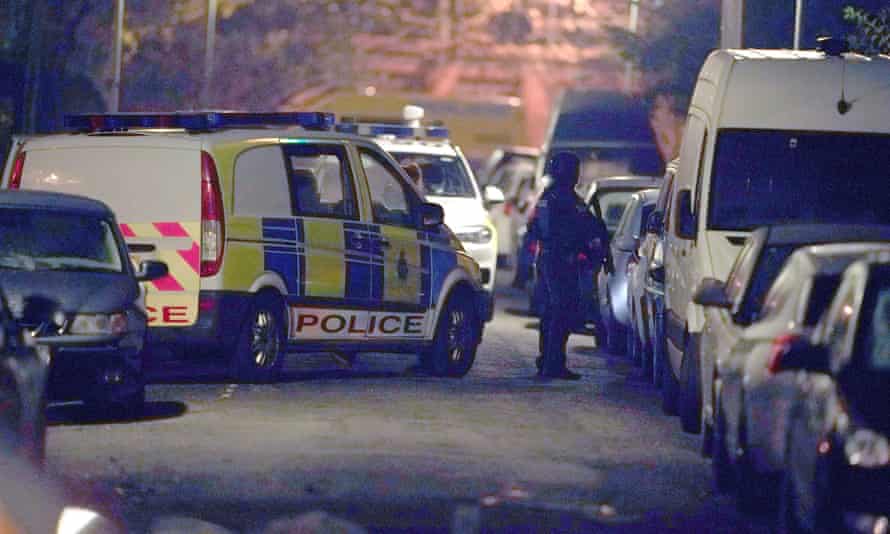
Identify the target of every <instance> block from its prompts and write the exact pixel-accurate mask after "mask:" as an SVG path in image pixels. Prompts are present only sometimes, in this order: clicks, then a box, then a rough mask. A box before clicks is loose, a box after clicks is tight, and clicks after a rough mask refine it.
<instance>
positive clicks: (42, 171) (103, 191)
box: [21, 146, 201, 222]
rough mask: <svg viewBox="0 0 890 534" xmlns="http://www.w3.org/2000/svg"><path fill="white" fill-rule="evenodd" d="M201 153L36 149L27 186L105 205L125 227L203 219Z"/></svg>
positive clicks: (29, 154) (29, 160) (25, 175)
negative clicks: (86, 198)
mask: <svg viewBox="0 0 890 534" xmlns="http://www.w3.org/2000/svg"><path fill="white" fill-rule="evenodd" d="M199 154H200V153H199V152H198V151H196V150H172V149H156V148H125V147H119V146H116V147H96V148H92V147H91V148H61V149H59V148H57V149H53V150H32V151H28V152H27V157H26V159H25V168H24V173H23V176H22V184H21V187H22V189H38V190H44V191H57V192H60V193H70V194H75V195H81V196H86V197H90V198H95V199H98V200H101V201H103V202H105V203H106V204H108V205H109V206H110V207H111V208H112V210H114V212H115V213H116V214H117V218H118V220H120V221H121V222H156V221H184V220H198V219H200V217H201V213H200V210H201V200H200V187H201V161H200V157H199Z"/></svg>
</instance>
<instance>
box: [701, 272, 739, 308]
mask: <svg viewBox="0 0 890 534" xmlns="http://www.w3.org/2000/svg"><path fill="white" fill-rule="evenodd" d="M692 301H693V302H695V303H696V304H700V305H702V306H708V307H712V308H724V309H729V308H731V307H732V302H731V301H730V300H729V297H727V296H726V285H725V284H724V283H723V282H721V281H720V280H715V279H714V278H705V279H704V280H702V281H701V283H699V284H698V287H696V288H695V293H693V295H692Z"/></svg>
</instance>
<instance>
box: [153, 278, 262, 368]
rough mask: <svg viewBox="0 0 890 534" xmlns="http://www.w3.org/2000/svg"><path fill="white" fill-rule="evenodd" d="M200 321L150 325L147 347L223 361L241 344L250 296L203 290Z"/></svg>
mask: <svg viewBox="0 0 890 534" xmlns="http://www.w3.org/2000/svg"><path fill="white" fill-rule="evenodd" d="M198 301H199V305H198V318H197V320H196V321H195V322H194V323H193V324H191V325H189V326H182V327H171V326H150V327H149V328H148V334H147V335H146V345H147V348H148V349H149V350H150V351H152V352H156V351H159V350H165V349H166V350H171V351H173V353H174V355H175V356H181V357H185V358H188V357H191V356H193V355H194V356H215V357H219V358H224V357H225V355H226V354H228V352H229V351H230V350H232V349H233V348H234V346H235V344H236V343H237V342H238V335H239V333H240V332H241V324H242V321H243V319H244V317H245V314H246V313H247V311H248V310H249V308H250V303H251V295H250V293H246V292H245V293H236V292H232V291H201V293H200V296H199V298H198Z"/></svg>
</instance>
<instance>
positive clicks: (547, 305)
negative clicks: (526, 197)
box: [533, 152, 608, 380]
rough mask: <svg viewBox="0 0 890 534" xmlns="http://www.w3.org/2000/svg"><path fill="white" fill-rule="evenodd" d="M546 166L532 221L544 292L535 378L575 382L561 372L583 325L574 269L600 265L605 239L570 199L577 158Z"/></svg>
mask: <svg viewBox="0 0 890 534" xmlns="http://www.w3.org/2000/svg"><path fill="white" fill-rule="evenodd" d="M547 165H548V167H549V174H550V178H551V183H550V185H549V186H548V187H547V189H545V190H544V192H543V194H542V195H541V198H540V200H538V204H537V208H536V216H535V220H534V222H533V226H534V229H533V230H534V232H535V233H536V237H537V238H538V239H539V241H540V244H541V247H540V252H539V255H538V258H537V263H536V265H537V269H538V275H539V278H540V283H541V284H542V287H543V291H544V298H543V299H542V300H543V309H542V310H541V312H542V313H541V327H540V335H541V343H540V346H541V352H542V355H541V358H539V360H538V364H539V365H538V374H539V376H542V377H546V378H557V379H564V380H577V379H579V378H581V375H579V374H577V373H573V372H572V371H569V370H568V368H566V343H567V342H568V339H569V334H571V332H572V330H573V329H574V328H575V327H577V326H579V325H580V324H582V323H583V318H582V317H581V315H582V314H581V313H580V310H579V309H578V301H579V300H580V294H579V291H580V289H579V285H578V277H579V274H580V272H579V268H580V264H581V262H582V261H594V262H601V261H602V260H603V258H604V251H605V247H606V242H607V240H608V234H607V233H606V228H605V225H604V224H602V221H600V220H599V219H597V218H596V217H595V216H594V215H593V214H592V213H591V212H590V210H589V209H588V208H587V206H586V205H585V204H584V202H583V201H582V200H581V199H580V198H578V195H577V194H575V186H576V185H577V184H578V172H579V169H580V161H579V160H578V157H577V156H576V155H575V154H573V153H571V152H560V153H558V154H556V155H555V156H553V158H551V159H550V161H548V162H547Z"/></svg>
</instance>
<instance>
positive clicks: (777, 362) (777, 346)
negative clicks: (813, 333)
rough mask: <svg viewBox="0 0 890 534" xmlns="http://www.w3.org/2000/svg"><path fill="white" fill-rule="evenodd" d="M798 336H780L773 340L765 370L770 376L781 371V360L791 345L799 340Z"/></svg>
mask: <svg viewBox="0 0 890 534" xmlns="http://www.w3.org/2000/svg"><path fill="white" fill-rule="evenodd" d="M800 337H801V336H800V334H781V335H779V336H777V337H776V338H775V339H774V340H773V346H772V348H771V349H770V355H769V363H768V364H767V369H769V372H770V374H776V373H778V372H779V371H780V370H781V365H782V358H783V357H784V356H785V355H786V354H788V351H790V350H791V347H792V345H794V343H796V342H797V341H798V340H799V339H800Z"/></svg>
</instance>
